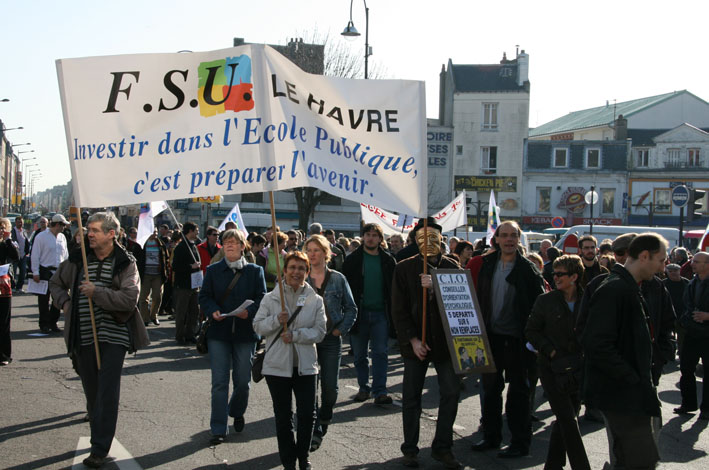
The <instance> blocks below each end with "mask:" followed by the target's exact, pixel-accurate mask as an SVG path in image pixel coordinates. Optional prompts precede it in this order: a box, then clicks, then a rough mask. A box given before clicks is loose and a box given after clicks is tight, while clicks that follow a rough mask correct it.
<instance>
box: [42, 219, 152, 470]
mask: <svg viewBox="0 0 709 470" xmlns="http://www.w3.org/2000/svg"><path fill="white" fill-rule="evenodd" d="M119 231H120V224H119V222H118V219H117V218H116V216H115V215H113V213H110V212H97V213H95V214H93V215H92V216H91V217H89V220H88V238H89V249H87V253H86V260H87V265H88V272H89V276H88V279H86V278H85V276H84V269H83V263H82V258H81V253H80V251H76V250H75V251H73V252H72V253H71V254H70V255H69V259H68V260H66V261H64V262H63V263H62V264H61V265H60V266H59V269H58V270H57V272H56V273H55V274H54V276H53V277H52V279H51V280H50V289H51V292H52V298H53V299H54V303H55V305H57V306H61V308H62V311H63V312H64V318H65V328H64V337H65V340H66V343H67V349H68V352H69V355H70V356H72V357H74V358H75V359H76V365H77V371H78V373H79V376H80V377H81V384H82V386H83V388H84V393H85V394H86V402H87V407H88V411H89V419H90V422H91V454H90V455H89V456H88V457H87V458H86V459H85V460H84V465H86V466H87V467H90V468H99V467H101V466H102V465H103V463H104V461H105V458H106V456H107V455H108V452H109V450H110V448H111V442H112V441H113V436H114V434H115V432H116V421H117V419H118V400H119V396H120V387H121V370H122V369H123V360H124V358H125V355H126V352H132V351H134V350H135V349H138V348H139V347H141V346H144V345H146V342H147V341H146V340H147V335H146V334H145V326H144V325H143V322H142V320H141V319H140V316H139V315H138V314H137V307H136V305H137V303H138V294H139V292H140V277H139V275H138V268H137V266H136V262H135V258H134V257H133V256H132V255H131V254H130V253H128V252H127V251H126V250H125V249H124V248H123V247H122V246H120V245H119V244H118V243H117V242H116V234H117V233H118V232H119ZM69 292H71V293H72V296H71V297H70V296H69ZM89 299H91V301H92V303H93V313H94V319H95V324H96V341H97V342H98V349H99V352H100V361H101V362H100V365H99V364H98V363H97V358H96V343H95V339H94V335H93V331H92V326H91V316H90V310H89ZM131 320H132V321H131Z"/></svg>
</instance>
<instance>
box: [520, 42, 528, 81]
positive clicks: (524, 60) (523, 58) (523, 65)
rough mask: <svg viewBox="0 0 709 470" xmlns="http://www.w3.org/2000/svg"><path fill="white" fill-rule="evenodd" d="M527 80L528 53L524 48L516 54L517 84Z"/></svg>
mask: <svg viewBox="0 0 709 470" xmlns="http://www.w3.org/2000/svg"><path fill="white" fill-rule="evenodd" d="M528 82H529V55H528V54H527V53H525V52H524V49H522V51H521V52H520V53H519V54H518V55H517V85H518V86H523V85H524V84H525V83H528Z"/></svg>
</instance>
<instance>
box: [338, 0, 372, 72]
mask: <svg viewBox="0 0 709 470" xmlns="http://www.w3.org/2000/svg"><path fill="white" fill-rule="evenodd" d="M362 1H363V2H364V79H365V80H366V79H367V78H369V56H370V53H369V7H368V6H367V0H362ZM353 2H354V0H350V21H349V22H348V23H347V26H346V27H345V30H344V31H342V33H341V34H342V35H343V36H345V37H346V38H354V37H357V36H360V33H359V31H357V28H355V26H354V23H353V22H352V3H353Z"/></svg>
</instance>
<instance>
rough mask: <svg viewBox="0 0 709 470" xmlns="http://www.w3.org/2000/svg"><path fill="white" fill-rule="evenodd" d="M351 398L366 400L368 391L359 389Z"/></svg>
mask: <svg viewBox="0 0 709 470" xmlns="http://www.w3.org/2000/svg"><path fill="white" fill-rule="evenodd" d="M352 399H353V400H354V401H358V402H363V401H367V400H369V392H368V391H366V390H360V391H359V392H357V395H355V396H354V397H353V398H352Z"/></svg>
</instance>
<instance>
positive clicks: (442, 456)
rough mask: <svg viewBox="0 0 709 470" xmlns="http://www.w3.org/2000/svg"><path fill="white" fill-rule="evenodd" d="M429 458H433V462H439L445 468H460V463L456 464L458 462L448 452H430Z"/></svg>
mask: <svg viewBox="0 0 709 470" xmlns="http://www.w3.org/2000/svg"><path fill="white" fill-rule="evenodd" d="M431 457H433V460H438V461H439V462H441V463H442V464H443V466H445V467H446V468H452V469H457V468H461V467H462V465H461V464H460V462H458V460H457V459H456V458H455V457H454V456H453V453H452V452H451V451H449V450H448V451H443V452H436V451H433V452H431Z"/></svg>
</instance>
